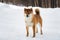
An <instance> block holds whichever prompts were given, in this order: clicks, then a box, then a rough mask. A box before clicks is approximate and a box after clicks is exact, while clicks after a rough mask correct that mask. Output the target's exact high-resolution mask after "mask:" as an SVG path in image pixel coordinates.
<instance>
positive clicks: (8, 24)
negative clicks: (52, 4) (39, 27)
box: [0, 3, 60, 40]
mask: <svg viewBox="0 0 60 40" xmlns="http://www.w3.org/2000/svg"><path fill="white" fill-rule="evenodd" d="M35 8H36V7H33V9H35ZM40 15H41V17H42V19H43V35H41V34H40V33H37V34H36V37H35V38H32V35H31V34H32V32H31V31H32V30H30V35H29V37H26V29H25V28H26V27H25V21H24V7H20V6H15V5H8V4H4V3H0V40H60V8H40Z"/></svg>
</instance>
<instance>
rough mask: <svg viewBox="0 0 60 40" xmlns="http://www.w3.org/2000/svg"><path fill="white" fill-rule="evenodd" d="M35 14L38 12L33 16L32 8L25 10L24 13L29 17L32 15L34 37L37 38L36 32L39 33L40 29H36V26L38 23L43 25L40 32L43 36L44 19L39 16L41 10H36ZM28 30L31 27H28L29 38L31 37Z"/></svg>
mask: <svg viewBox="0 0 60 40" xmlns="http://www.w3.org/2000/svg"><path fill="white" fill-rule="evenodd" d="M35 12H36V14H33V10H32V8H31V9H26V8H25V9H24V13H25V14H27V15H29V14H30V13H32V23H33V27H32V29H33V37H35V35H36V32H38V28H37V27H36V24H37V23H40V25H41V27H40V32H41V34H42V18H41V16H40V15H39V12H40V11H39V9H35ZM28 29H29V27H28V25H26V31H27V36H28V35H29V32H28ZM35 29H36V30H35Z"/></svg>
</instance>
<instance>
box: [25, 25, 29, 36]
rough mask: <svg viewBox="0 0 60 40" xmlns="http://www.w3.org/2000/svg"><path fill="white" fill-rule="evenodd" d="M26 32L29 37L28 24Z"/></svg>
mask: <svg viewBox="0 0 60 40" xmlns="http://www.w3.org/2000/svg"><path fill="white" fill-rule="evenodd" d="M26 32H27V35H26V36H27V37H28V35H29V31H28V26H26Z"/></svg>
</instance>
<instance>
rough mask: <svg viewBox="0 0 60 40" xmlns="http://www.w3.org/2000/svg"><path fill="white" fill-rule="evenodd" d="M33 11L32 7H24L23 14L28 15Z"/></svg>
mask: <svg viewBox="0 0 60 40" xmlns="http://www.w3.org/2000/svg"><path fill="white" fill-rule="evenodd" d="M32 13H33V10H32V8H24V15H25V17H30V16H31V15H32Z"/></svg>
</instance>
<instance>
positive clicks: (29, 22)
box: [25, 14, 33, 27]
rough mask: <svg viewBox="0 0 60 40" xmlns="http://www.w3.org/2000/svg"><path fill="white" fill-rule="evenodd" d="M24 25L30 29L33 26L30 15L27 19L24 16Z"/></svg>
mask: <svg viewBox="0 0 60 40" xmlns="http://www.w3.org/2000/svg"><path fill="white" fill-rule="evenodd" d="M25 23H26V25H27V26H29V27H32V26H33V22H32V15H31V14H30V15H29V17H26V16H25Z"/></svg>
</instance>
